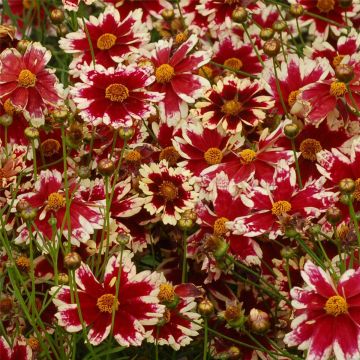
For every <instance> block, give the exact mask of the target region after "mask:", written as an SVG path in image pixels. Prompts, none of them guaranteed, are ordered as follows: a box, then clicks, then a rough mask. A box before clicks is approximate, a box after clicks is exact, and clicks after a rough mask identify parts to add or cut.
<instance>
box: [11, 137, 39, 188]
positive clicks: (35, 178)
mask: <svg viewBox="0 0 360 360" xmlns="http://www.w3.org/2000/svg"><path fill="white" fill-rule="evenodd" d="M5 146H7V144H5ZM31 150H32V156H33V165H34V181H36V180H37V162H36V148H35V140H34V139H31Z"/></svg>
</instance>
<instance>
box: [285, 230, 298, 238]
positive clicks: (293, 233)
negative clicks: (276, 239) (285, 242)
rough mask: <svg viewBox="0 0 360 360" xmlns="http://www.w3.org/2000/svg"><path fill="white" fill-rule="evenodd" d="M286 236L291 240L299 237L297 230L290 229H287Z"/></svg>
mask: <svg viewBox="0 0 360 360" xmlns="http://www.w3.org/2000/svg"><path fill="white" fill-rule="evenodd" d="M285 236H286V237H288V238H290V239H295V238H297V237H298V236H299V233H298V232H297V231H296V230H295V229H293V228H290V227H289V228H286V229H285Z"/></svg>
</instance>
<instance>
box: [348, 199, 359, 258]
mask: <svg viewBox="0 0 360 360" xmlns="http://www.w3.org/2000/svg"><path fill="white" fill-rule="evenodd" d="M349 214H350V218H351V220H352V222H353V223H354V229H355V234H356V238H357V241H358V246H359V249H360V231H359V223H358V220H357V218H356V214H355V209H354V205H353V203H352V200H350V201H349ZM358 256H359V262H360V251H358Z"/></svg>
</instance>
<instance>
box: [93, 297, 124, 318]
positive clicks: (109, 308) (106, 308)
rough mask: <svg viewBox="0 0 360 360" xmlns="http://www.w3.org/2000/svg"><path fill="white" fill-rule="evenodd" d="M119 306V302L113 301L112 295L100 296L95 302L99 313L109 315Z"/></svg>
mask: <svg viewBox="0 0 360 360" xmlns="http://www.w3.org/2000/svg"><path fill="white" fill-rule="evenodd" d="M119 304H120V303H119V301H118V300H115V296H114V295H113V294H104V295H101V296H100V297H99V298H98V299H97V302H96V306H97V307H98V308H99V310H100V311H101V312H108V313H109V314H111V313H112V312H113V310H115V311H116V310H117V309H118V308H119Z"/></svg>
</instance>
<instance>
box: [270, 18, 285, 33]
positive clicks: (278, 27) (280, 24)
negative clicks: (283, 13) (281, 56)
mask: <svg viewBox="0 0 360 360" xmlns="http://www.w3.org/2000/svg"><path fill="white" fill-rule="evenodd" d="M272 28H273V30H275V31H276V32H279V33H280V32H283V31H284V30H285V29H286V28H287V24H286V21H284V20H276V21H275V22H274V24H273V26H272Z"/></svg>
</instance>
